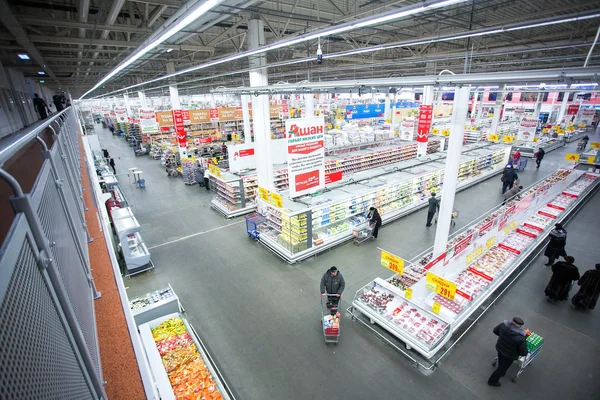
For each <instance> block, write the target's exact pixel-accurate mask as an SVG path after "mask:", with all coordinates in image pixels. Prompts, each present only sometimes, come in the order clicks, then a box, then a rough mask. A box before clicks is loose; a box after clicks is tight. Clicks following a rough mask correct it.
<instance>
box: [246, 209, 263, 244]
mask: <svg viewBox="0 0 600 400" xmlns="http://www.w3.org/2000/svg"><path fill="white" fill-rule="evenodd" d="M265 221H266V219H265V217H263V216H262V215H260V214H250V215H247V216H246V232H248V236H250V237H251V238H253V239H255V240H258V236H259V231H258V226H259V225H260V224H263V223H264V222H265Z"/></svg>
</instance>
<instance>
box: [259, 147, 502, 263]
mask: <svg viewBox="0 0 600 400" xmlns="http://www.w3.org/2000/svg"><path fill="white" fill-rule="evenodd" d="M509 150H510V148H509V147H506V146H503V145H491V146H490V145H487V146H486V147H483V148H475V149H473V150H470V151H469V152H468V153H467V154H465V155H463V156H462V157H463V160H464V161H462V162H461V167H462V170H461V180H460V182H459V183H458V186H457V190H462V189H465V188H467V187H470V186H472V185H474V184H476V183H478V182H480V181H482V180H484V179H487V178H489V177H490V176H493V175H495V174H498V173H500V172H501V171H502V169H503V167H504V165H505V164H506V161H507V160H508V155H509ZM443 161H444V160H443V159H440V160H439V161H438V160H435V161H431V162H426V163H423V164H420V165H416V166H411V164H410V163H411V162H412V160H409V161H405V163H407V164H406V165H405V166H404V167H403V168H401V167H398V169H402V171H400V172H391V171H390V172H391V173H390V172H388V173H387V174H386V175H385V176H383V177H379V178H373V179H370V180H366V181H361V185H346V186H342V187H339V188H335V189H332V190H331V191H328V192H326V193H323V194H322V195H320V196H318V197H316V198H313V199H312V201H313V205H312V206H310V207H307V206H305V205H303V204H301V203H299V202H294V201H291V200H289V199H288V198H287V193H285V192H284V193H282V196H283V200H284V202H283V207H282V208H281V209H279V208H277V207H275V206H274V205H272V204H270V203H268V202H265V201H263V200H260V199H258V200H257V208H258V211H259V213H261V214H262V215H264V216H265V217H266V219H267V223H266V224H264V226H261V229H260V230H259V231H260V235H259V240H260V241H261V242H263V243H264V244H265V245H266V246H267V247H269V248H270V249H271V250H273V251H274V252H275V253H276V254H278V255H279V256H280V257H281V258H283V259H284V260H286V261H287V262H290V263H294V262H297V261H300V260H302V259H305V258H308V257H310V256H312V255H315V254H317V253H320V252H322V251H324V250H326V249H328V248H330V247H333V246H335V245H338V244H340V243H343V242H345V241H347V240H349V239H351V238H352V237H353V232H354V231H355V230H361V229H364V228H366V217H365V215H366V212H367V211H368V209H369V207H372V206H374V207H377V208H378V210H379V212H380V214H381V217H382V221H383V223H384V224H385V223H388V222H391V221H393V220H395V219H397V218H400V217H402V216H404V215H407V214H409V213H412V212H414V211H415V210H417V209H419V208H422V207H425V206H426V205H427V196H428V195H429V193H430V192H431V191H433V190H435V191H436V192H437V193H438V194H440V193H442V192H443V191H442V190H441V187H440V185H441V184H442V183H443V171H444V168H445V165H444V162H443ZM271 214H276V215H278V216H279V218H280V219H282V227H284V226H283V221H284V220H285V218H286V217H290V218H291V217H293V216H295V215H300V214H306V220H307V221H306V224H307V228H310V229H306V230H305V229H304V226H303V225H302V227H301V229H295V230H294V229H291V232H284V231H283V229H281V228H280V227H279V225H277V224H276V223H274V222H270V220H272V219H273V218H271V217H270V215H271ZM300 218H301V219H303V218H304V217H300ZM292 225H293V224H292ZM295 227H296V228H297V227H298V226H297V224H296V226H295ZM292 228H294V226H292ZM305 235H306V236H307V237H306V240H304V238H305ZM281 236H284V237H285V238H286V239H287V238H288V237H289V239H287V240H284V241H285V242H291V245H285V246H284V245H281V243H280V242H281V241H282V239H281ZM309 238H310V239H309ZM302 240H304V243H303V244H300V243H296V242H300V241H302ZM294 241H295V242H294ZM290 249H291V250H290Z"/></svg>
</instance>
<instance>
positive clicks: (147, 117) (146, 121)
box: [140, 108, 158, 133]
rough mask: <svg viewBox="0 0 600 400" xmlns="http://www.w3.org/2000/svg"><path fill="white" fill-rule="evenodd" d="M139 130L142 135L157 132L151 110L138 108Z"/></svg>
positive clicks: (154, 117)
mask: <svg viewBox="0 0 600 400" xmlns="http://www.w3.org/2000/svg"><path fill="white" fill-rule="evenodd" d="M140 130H141V131H142V133H151V132H158V123H157V122H156V114H155V113H154V110H153V109H151V108H140Z"/></svg>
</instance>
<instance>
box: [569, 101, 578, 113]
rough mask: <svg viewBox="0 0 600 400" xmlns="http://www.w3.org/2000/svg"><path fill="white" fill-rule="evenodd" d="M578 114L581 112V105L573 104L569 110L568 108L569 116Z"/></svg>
mask: <svg viewBox="0 0 600 400" xmlns="http://www.w3.org/2000/svg"><path fill="white" fill-rule="evenodd" d="M578 112H579V105H577V104H572V105H570V106H569V108H567V115H577V113H578Z"/></svg>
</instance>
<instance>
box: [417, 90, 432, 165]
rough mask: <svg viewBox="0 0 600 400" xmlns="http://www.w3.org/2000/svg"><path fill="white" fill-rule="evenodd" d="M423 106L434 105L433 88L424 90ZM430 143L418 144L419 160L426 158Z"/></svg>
mask: <svg viewBox="0 0 600 400" xmlns="http://www.w3.org/2000/svg"><path fill="white" fill-rule="evenodd" d="M421 104H422V105H424V106H429V105H431V106H432V105H433V86H425V87H424V88H423V102H422V103H421ZM432 121H433V120H432ZM418 123H419V121H418V120H417V124H418ZM428 142H429V140H427V141H425V142H418V143H417V158H421V157H424V156H425V155H426V154H427V143H428Z"/></svg>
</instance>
